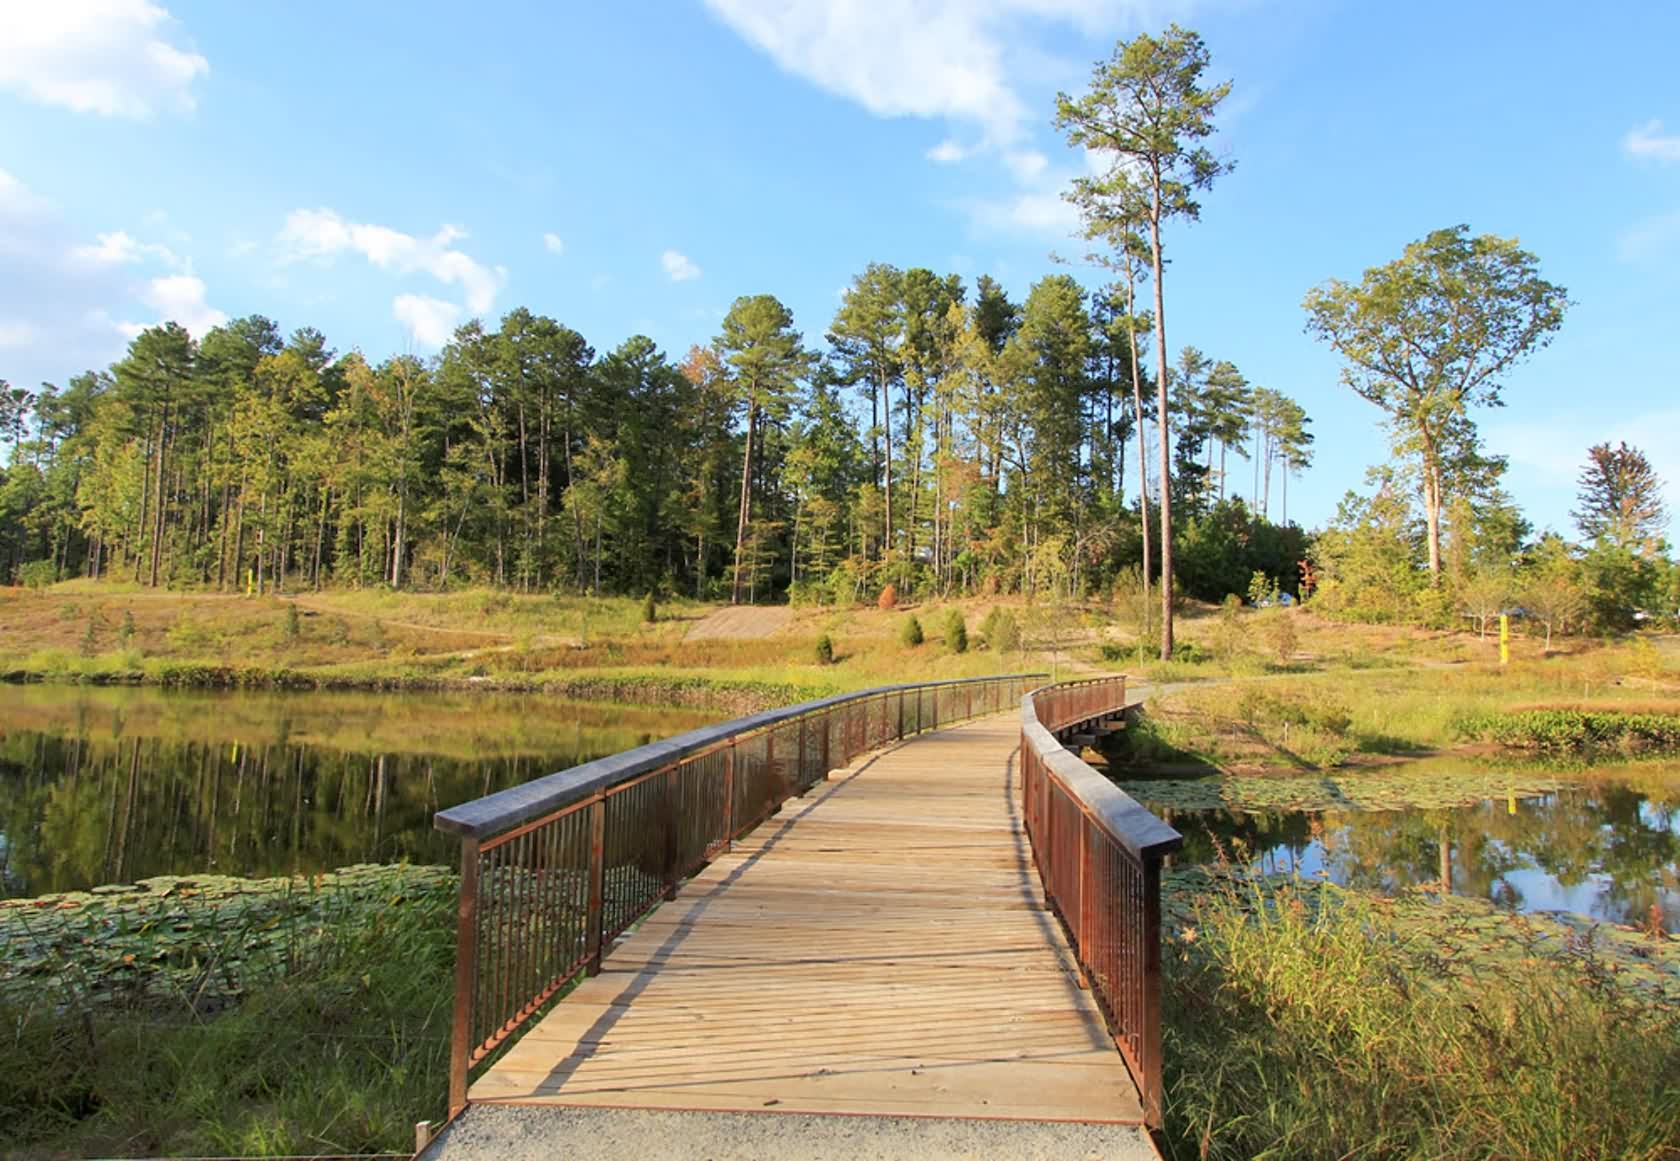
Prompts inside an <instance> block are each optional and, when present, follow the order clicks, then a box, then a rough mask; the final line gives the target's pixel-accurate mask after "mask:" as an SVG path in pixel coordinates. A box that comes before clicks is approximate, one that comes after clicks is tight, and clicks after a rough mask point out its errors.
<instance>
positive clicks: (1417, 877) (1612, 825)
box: [1121, 759, 1680, 931]
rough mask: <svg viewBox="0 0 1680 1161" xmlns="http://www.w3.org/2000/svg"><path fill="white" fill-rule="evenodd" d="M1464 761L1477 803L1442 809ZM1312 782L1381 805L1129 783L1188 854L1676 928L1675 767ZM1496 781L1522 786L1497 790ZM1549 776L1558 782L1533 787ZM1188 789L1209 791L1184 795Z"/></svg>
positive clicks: (1679, 923)
mask: <svg viewBox="0 0 1680 1161" xmlns="http://www.w3.org/2000/svg"><path fill="white" fill-rule="evenodd" d="M1455 765H1456V769H1457V770H1458V771H1459V777H1460V779H1461V780H1462V781H1461V785H1462V786H1463V787H1466V788H1467V789H1466V791H1465V794H1464V795H1463V796H1461V798H1462V797H1469V798H1472V799H1475V800H1474V801H1469V802H1467V803H1463V804H1457V805H1445V804H1443V803H1442V802H1441V797H1442V790H1443V787H1446V786H1450V785H1451V784H1452V781H1453V774H1452V771H1453V770H1454V769H1455ZM1385 780H1386V781H1388V784H1389V785H1390V786H1400V787H1405V786H1408V785H1410V786H1414V787H1420V788H1427V790H1426V791H1425V792H1423V793H1421V794H1420V795H1419V797H1421V798H1422V800H1423V801H1424V802H1425V803H1432V804H1431V805H1415V804H1414V805H1403V804H1399V803H1397V802H1394V801H1392V799H1393V798H1395V797H1397V796H1396V795H1394V794H1393V793H1392V792H1391V793H1390V794H1389V795H1388V796H1386V797H1385V796H1384V795H1382V794H1381V793H1377V792H1375V791H1374V790H1367V788H1366V787H1365V785H1364V784H1366V783H1382V782H1384V781H1385ZM1281 781H1282V782H1283V783H1286V784H1287V783H1288V782H1289V781H1290V779H1287V778H1286V779H1283V780H1281ZM1311 781H1312V782H1314V783H1315V784H1323V783H1324V782H1326V781H1333V782H1335V783H1336V789H1337V791H1338V793H1337V794H1336V795H1335V797H1337V798H1346V799H1349V800H1355V801H1358V800H1362V799H1363V800H1365V801H1377V802H1381V803H1382V804H1383V808H1378V809H1318V808H1312V809H1287V808H1280V809H1250V808H1240V807H1238V808H1233V807H1231V806H1225V807H1221V808H1217V809H1213V808H1207V807H1205V806H1204V808H1202V809H1189V808H1186V807H1185V806H1177V807H1175V806H1172V805H1169V804H1168V803H1170V802H1174V801H1177V802H1180V803H1193V802H1197V801H1198V800H1200V801H1203V802H1205V800H1206V798H1207V796H1208V794H1209V793H1210V792H1217V794H1218V796H1219V797H1222V798H1224V799H1225V800H1227V801H1228V802H1238V803H1241V802H1244V801H1254V800H1259V801H1266V800H1267V799H1268V798H1274V799H1275V798H1276V797H1278V795H1277V793H1276V789H1275V788H1276V787H1277V786H1278V785H1279V782H1280V780H1274V779H1267V778H1262V777H1258V776H1256V777H1252V778H1241V777H1238V778H1225V779H1198V780H1195V781H1194V782H1171V781H1165V780H1163V781H1159V782H1151V781H1149V780H1136V781H1123V782H1122V783H1121V785H1122V786H1123V787H1124V788H1125V789H1126V790H1127V791H1128V792H1129V793H1131V794H1133V795H1134V796H1135V797H1138V798H1139V799H1141V800H1143V801H1145V802H1146V803H1148V804H1149V805H1150V806H1151V808H1152V809H1154V810H1155V811H1156V812H1157V813H1159V814H1161V815H1162V816H1163V817H1165V818H1166V819H1168V820H1169V821H1170V822H1171V823H1172V824H1173V825H1174V826H1176V827H1177V828H1178V829H1179V831H1180V832H1181V833H1182V834H1183V835H1184V848H1183V851H1182V853H1181V854H1180V855H1179V856H1178V858H1180V859H1181V860H1188V861H1190V862H1197V863H1211V862H1215V861H1217V860H1218V859H1219V858H1220V857H1221V851H1224V852H1226V853H1227V854H1229V855H1230V856H1231V857H1234V858H1237V859H1239V860H1241V861H1245V862H1248V863H1250V864H1251V865H1252V866H1254V867H1256V868H1258V869H1261V870H1265V871H1278V872H1283V873H1289V872H1292V871H1298V872H1299V873H1301V874H1303V875H1319V874H1323V875H1325V876H1327V877H1328V878H1329V879H1330V880H1331V881H1333V882H1335V883H1339V884H1341V885H1344V886H1351V887H1359V888H1370V889H1375V890H1380V891H1385V892H1394V891H1400V890H1405V889H1407V888H1414V887H1421V888H1425V889H1428V890H1440V889H1441V888H1442V886H1443V885H1445V887H1446V889H1447V890H1448V891H1450V892H1452V893H1454V894H1459V895H1468V896H1475V897H1480V898H1486V899H1491V900H1493V901H1494V902H1496V903H1498V904H1501V905H1502V906H1506V907H1510V908H1512V909H1515V910H1519V911H1566V912H1573V913H1575V914H1578V915H1582V916H1586V917H1587V918H1589V919H1597V920H1605V921H1609V922H1613V923H1629V924H1642V923H1645V922H1647V921H1648V920H1649V918H1650V915H1651V908H1652V907H1653V906H1655V907H1656V909H1657V912H1658V914H1659V915H1660V916H1661V918H1662V924H1663V927H1664V928H1665V929H1667V930H1669V931H1674V930H1677V929H1680V763H1672V764H1651V763H1639V764H1637V765H1630V766H1628V767H1626V769H1625V770H1623V771H1617V770H1615V769H1611V770H1609V771H1606V770H1595V771H1591V772H1588V773H1585V774H1575V775H1568V774H1564V775H1559V774H1557V772H1555V771H1546V770H1538V769H1531V770H1527V771H1524V770H1522V769H1520V768H1504V769H1501V770H1499V771H1497V772H1494V773H1492V774H1490V772H1489V771H1487V770H1485V769H1481V768H1477V767H1475V766H1474V765H1471V764H1467V763H1466V762H1464V761H1462V760H1454V759H1430V760H1427V761H1425V762H1419V763H1404V764H1400V765H1396V766H1390V767H1380V768H1378V769H1376V770H1370V771H1366V772H1361V773H1354V774H1348V775H1345V776H1343V775H1340V774H1337V775H1335V776H1333V777H1332V776H1321V777H1319V778H1317V779H1313V780H1311ZM1501 781H1505V782H1508V783H1509V785H1510V786H1512V787H1514V788H1515V789H1513V790H1511V791H1508V792H1500V791H1497V790H1495V786H1496V785H1497V783H1499V782H1501ZM1251 783H1261V784H1264V785H1260V786H1249V785H1247V784H1251ZM1546 783H1552V784H1553V788H1552V789H1549V790H1547V791H1546V792H1544V793H1535V792H1533V787H1534V786H1535V785H1542V784H1546ZM1152 787H1160V789H1159V790H1153V789H1152ZM1191 787H1194V788H1195V789H1197V790H1199V791H1200V792H1201V794H1200V795H1199V796H1198V795H1197V794H1194V793H1188V792H1187V788H1191ZM1315 789H1316V787H1315ZM1156 796H1158V797H1156ZM1152 797H1155V800H1154V801H1151V799H1152ZM1304 801H1306V802H1308V803H1312V804H1313V805H1314V806H1315V807H1316V806H1317V805H1318V795H1317V794H1316V793H1311V792H1309V793H1308V794H1307V796H1306V797H1305V798H1304Z"/></svg>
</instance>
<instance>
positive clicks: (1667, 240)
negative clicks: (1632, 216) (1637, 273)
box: [1616, 210, 1680, 262]
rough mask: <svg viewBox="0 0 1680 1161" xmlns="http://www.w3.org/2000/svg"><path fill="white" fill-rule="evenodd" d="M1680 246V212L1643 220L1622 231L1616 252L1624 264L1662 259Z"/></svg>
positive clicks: (1657, 215) (1671, 211) (1617, 241)
mask: <svg viewBox="0 0 1680 1161" xmlns="http://www.w3.org/2000/svg"><path fill="white" fill-rule="evenodd" d="M1677 246H1680V210H1670V211H1668V212H1667V213H1666V214H1655V215H1653V216H1651V217H1649V218H1643V219H1641V220H1640V221H1637V222H1635V223H1634V224H1633V225H1631V226H1629V227H1628V228H1627V229H1626V230H1623V231H1622V235H1621V237H1620V238H1618V239H1617V240H1616V252H1617V254H1618V255H1619V256H1620V257H1621V259H1622V261H1624V262H1645V261H1650V260H1652V259H1656V258H1661V257H1664V256H1665V255H1667V254H1669V253H1670V252H1671V251H1673V250H1674V249H1675V248H1676V247H1677Z"/></svg>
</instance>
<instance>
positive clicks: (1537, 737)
mask: <svg viewBox="0 0 1680 1161" xmlns="http://www.w3.org/2000/svg"><path fill="white" fill-rule="evenodd" d="M1457 730H1458V734H1459V736H1460V737H1462V738H1467V739H1470V740H1472V741H1478V742H1490V743H1492V744H1494V745H1496V746H1507V747H1510V748H1511V749H1517V750H1541V751H1545V752H1548V753H1567V752H1572V751H1580V750H1595V749H1604V748H1614V749H1622V750H1651V749H1673V748H1680V714H1665V713H1624V712H1620V711H1617V710H1573V709H1537V710H1522V711H1519V712H1515V713H1487V714H1480V715H1477V716H1474V717H1468V718H1464V719H1462V720H1461V721H1459V723H1458V727H1457Z"/></svg>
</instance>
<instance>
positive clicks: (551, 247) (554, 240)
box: [543, 233, 566, 258]
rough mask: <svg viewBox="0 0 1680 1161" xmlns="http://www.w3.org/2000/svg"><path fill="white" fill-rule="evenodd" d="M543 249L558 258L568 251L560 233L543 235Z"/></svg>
mask: <svg viewBox="0 0 1680 1161" xmlns="http://www.w3.org/2000/svg"><path fill="white" fill-rule="evenodd" d="M543 249H544V250H547V251H548V252H549V253H550V254H553V255H554V256H555V257H557V258H558V257H559V256H560V255H562V254H564V253H565V252H566V243H565V242H564V241H562V240H561V238H560V235H559V234H555V233H547V234H544V235H543Z"/></svg>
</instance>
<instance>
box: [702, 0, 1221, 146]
mask: <svg viewBox="0 0 1680 1161" xmlns="http://www.w3.org/2000/svg"><path fill="white" fill-rule="evenodd" d="M1187 2H1188V0H900V2H899V3H892V4H884V3H860V2H859V0H706V6H707V7H708V8H709V9H711V11H712V13H713V15H715V16H716V17H717V18H718V19H719V20H721V21H723V23H725V24H727V25H728V26H729V27H730V28H732V29H733V30H734V31H735V32H736V33H737V34H738V35H739V36H741V37H742V38H743V39H744V40H746V41H747V42H748V43H750V44H752V45H754V46H755V47H757V48H758V49H759V50H761V51H762V52H764V53H765V54H766V55H768V56H769V57H770V59H772V60H773V61H775V62H776V64H777V65H778V66H780V67H781V68H782V69H784V70H786V71H787V72H790V73H792V74H794V75H795V76H799V77H803V78H804V79H805V80H807V81H810V82H811V83H813V84H815V85H817V86H818V87H819V88H821V89H823V90H825V91H827V92H830V93H833V94H835V95H836V96H839V97H844V98H845V99H847V100H850V101H854V102H856V103H857V104H859V105H862V106H863V107H864V108H865V109H867V110H869V112H871V113H873V114H875V115H876V116H878V117H927V118H943V119H945V120H948V121H953V122H958V123H961V124H965V125H972V126H976V127H978V128H979V129H980V130H981V132H982V134H983V135H984V138H985V144H986V145H989V146H995V147H1007V146H1012V145H1014V144H1016V143H1017V142H1018V141H1019V140H1020V139H1021V138H1022V137H1023V136H1024V135H1025V130H1026V126H1027V123H1028V122H1029V121H1036V120H1037V119H1038V108H1037V105H1036V104H1035V103H1032V102H1029V101H1028V100H1026V99H1024V98H1023V97H1022V96H1021V94H1020V93H1019V92H1018V91H1017V86H1016V83H1015V81H1014V80H1013V79H1012V77H1014V76H1016V75H1018V74H1021V73H1026V72H1034V73H1041V72H1045V71H1047V70H1046V69H1045V67H1044V61H1043V58H1044V55H1045V54H1044V51H1043V50H1042V49H1041V48H1040V47H1039V42H1040V37H1039V36H1038V35H1037V34H1038V33H1039V32H1041V31H1042V27H1041V26H1043V25H1046V24H1048V25H1069V26H1072V27H1073V28H1075V29H1077V30H1078V31H1079V32H1081V33H1083V34H1085V35H1087V36H1096V35H1099V34H1106V33H1109V32H1113V31H1116V30H1118V29H1120V28H1122V27H1124V26H1126V25H1127V24H1128V23H1129V22H1134V21H1136V20H1139V19H1148V20H1150V21H1152V22H1156V23H1159V22H1162V21H1164V20H1165V19H1166V17H1165V16H1164V15H1163V10H1165V9H1176V8H1181V7H1184V6H1186V4H1187ZM1051 71H1054V72H1056V73H1057V74H1060V73H1062V72H1063V71H1065V68H1064V67H1062V66H1061V65H1058V67H1057V68H1056V69H1054V70H1051ZM1036 99H1037V98H1036V94H1035V95H1034V101H1035V102H1036ZM946 144H950V143H946ZM934 153H942V154H943V155H942V156H933V155H932V154H930V157H931V158H932V160H935V161H953V160H956V159H957V158H956V157H955V156H953V155H952V150H950V149H947V148H946V146H945V145H939V146H935V147H934Z"/></svg>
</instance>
